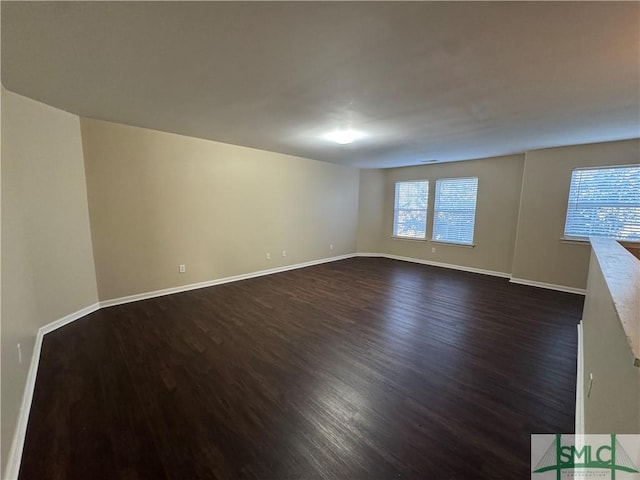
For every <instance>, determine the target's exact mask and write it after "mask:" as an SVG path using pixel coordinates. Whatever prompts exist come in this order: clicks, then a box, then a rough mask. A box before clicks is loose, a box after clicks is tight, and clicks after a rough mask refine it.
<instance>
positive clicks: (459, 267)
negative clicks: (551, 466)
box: [357, 253, 511, 278]
mask: <svg viewBox="0 0 640 480" xmlns="http://www.w3.org/2000/svg"><path fill="white" fill-rule="evenodd" d="M357 255H358V256H359V257H382V258H389V259H391V260H401V261H403V262H411V263H419V264H421V265H430V266H432V267H442V268H450V269H453V270H462V271H463V272H471V273H481V274H483V275H491V276H492V277H502V278H510V277H511V274H509V273H506V272H496V271H493V270H485V269H482V268H475V267H466V266H464V265H455V264H452V263H441V262H433V261H431V260H423V259H422V258H413V257H402V256H400V255H392V254H389V253H358V254H357Z"/></svg>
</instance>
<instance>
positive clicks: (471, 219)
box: [432, 177, 478, 245]
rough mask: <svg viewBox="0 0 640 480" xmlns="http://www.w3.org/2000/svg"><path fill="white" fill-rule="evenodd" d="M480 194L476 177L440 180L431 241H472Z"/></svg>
mask: <svg viewBox="0 0 640 480" xmlns="http://www.w3.org/2000/svg"><path fill="white" fill-rule="evenodd" d="M477 195H478V178H477V177H470V178H441V179H440V180H438V181H437V182H436V203H435V209H434V214H433V236H432V240H435V241H438V242H447V243H459V244H463V245H471V244H473V231H474V227H475V221H476V198H477Z"/></svg>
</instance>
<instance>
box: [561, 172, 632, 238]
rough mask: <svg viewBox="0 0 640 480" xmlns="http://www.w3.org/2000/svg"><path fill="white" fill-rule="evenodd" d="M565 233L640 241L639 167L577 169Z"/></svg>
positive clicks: (572, 183)
mask: <svg viewBox="0 0 640 480" xmlns="http://www.w3.org/2000/svg"><path fill="white" fill-rule="evenodd" d="M564 235H565V237H578V238H586V237H590V236H594V237H611V238H615V239H618V240H633V241H640V166H638V165H633V166H632V165H629V166H622V167H599V168H576V169H575V170H574V171H573V172H572V173H571V187H570V189H569V202H568V205H567V220H566V222H565V227H564Z"/></svg>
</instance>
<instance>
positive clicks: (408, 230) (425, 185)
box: [393, 180, 429, 238]
mask: <svg viewBox="0 0 640 480" xmlns="http://www.w3.org/2000/svg"><path fill="white" fill-rule="evenodd" d="M428 198H429V182H428V181H427V180H421V181H414V182H397V183H396V198H395V202H394V209H393V235H394V236H396V237H406V238H425V236H426V233H427V202H428Z"/></svg>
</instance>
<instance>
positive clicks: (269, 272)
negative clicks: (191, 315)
mask: <svg viewBox="0 0 640 480" xmlns="http://www.w3.org/2000/svg"><path fill="white" fill-rule="evenodd" d="M355 256H356V254H354V253H351V254H346V255H339V256H337V257H329V258H321V259H320V260H311V261H309V262H303V263H296V264H293V265H285V266H283V267H277V268H270V269H268V270H258V271H257V272H250V273H243V274H241V275H233V276H231V277H224V278H217V279H215V280H207V281H206V282H199V283H191V284H189V285H181V286H179V287H173V288H164V289H162V290H155V291H153V292H146V293H140V294H137V295H129V296H127V297H120V298H114V299H111V300H105V301H102V302H100V308H105V307H113V306H115V305H123V304H125V303H131V302H137V301H140V300H147V299H149V298H156V297H162V296H164V295H171V294H174V293H181V292H188V291H189V290H197V289H199V288H205V287H213V286H215V285H222V284H224V283H231V282H238V281H240V280H247V279H249V278H256V277H263V276H265V275H273V274H274V273H281V272H287V271H289V270H297V269H299V268H305V267H312V266H314V265H320V264H322V263H329V262H336V261H338V260H346V259H347V258H353V257H355Z"/></svg>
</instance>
